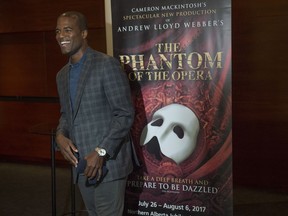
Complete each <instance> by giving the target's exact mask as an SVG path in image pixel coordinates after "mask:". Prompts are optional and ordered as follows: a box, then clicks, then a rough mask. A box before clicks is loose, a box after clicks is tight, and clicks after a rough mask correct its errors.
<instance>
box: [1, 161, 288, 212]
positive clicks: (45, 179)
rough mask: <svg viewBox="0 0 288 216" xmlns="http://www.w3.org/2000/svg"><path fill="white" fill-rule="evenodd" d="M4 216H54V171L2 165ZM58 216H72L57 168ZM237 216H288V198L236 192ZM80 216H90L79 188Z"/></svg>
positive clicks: (66, 172) (64, 175)
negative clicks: (52, 175) (52, 191)
mask: <svg viewBox="0 0 288 216" xmlns="http://www.w3.org/2000/svg"><path fill="white" fill-rule="evenodd" d="M0 173H1V174H0V215H3V216H51V215H52V207H51V206H52V205H51V203H52V201H51V169H50V167H49V166H43V165H42V166H37V165H31V164H17V163H7V162H6V163H4V162H2V163H0ZM56 176H57V178H56V189H57V190H56V191H57V193H56V195H57V196H56V209H57V210H56V213H57V216H60V215H61V216H62V215H72V214H71V200H70V191H71V190H70V189H71V184H70V169H69V168H67V167H66V168H65V167H57V168H56ZM233 193H234V216H270V215H271V216H282V215H283V216H286V215H288V194H287V193H286V194H284V193H276V192H273V191H260V190H256V189H251V188H234V190H233ZM75 194H76V200H75V203H76V207H75V208H76V213H75V215H77V216H86V215H87V214H86V212H85V211H84V205H83V203H82V200H81V197H80V195H79V191H78V190H77V188H76V191H75Z"/></svg>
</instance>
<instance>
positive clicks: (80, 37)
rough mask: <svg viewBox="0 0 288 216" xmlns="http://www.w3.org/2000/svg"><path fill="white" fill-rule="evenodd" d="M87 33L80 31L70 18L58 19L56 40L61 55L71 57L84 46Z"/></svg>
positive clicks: (74, 20) (75, 21)
mask: <svg viewBox="0 0 288 216" xmlns="http://www.w3.org/2000/svg"><path fill="white" fill-rule="evenodd" d="M86 36H87V31H81V30H80V28H79V25H78V22H77V20H76V19H75V18H72V17H59V18H58V20H57V26H56V40H57V42H58V44H59V46H60V48H61V51H62V54H67V55H69V56H73V55H74V54H76V53H77V52H78V51H79V50H80V49H81V47H82V46H84V42H85V38H86Z"/></svg>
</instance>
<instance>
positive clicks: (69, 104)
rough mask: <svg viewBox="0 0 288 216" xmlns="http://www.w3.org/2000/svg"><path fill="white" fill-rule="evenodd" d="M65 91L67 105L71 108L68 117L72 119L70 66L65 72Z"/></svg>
mask: <svg viewBox="0 0 288 216" xmlns="http://www.w3.org/2000/svg"><path fill="white" fill-rule="evenodd" d="M63 84H64V85H63V91H64V95H65V99H64V100H65V104H68V105H67V106H69V109H68V110H69V113H67V114H68V116H69V117H70V118H72V117H73V116H72V107H71V100H70V85H69V66H67V68H66V71H65V72H64V82H63Z"/></svg>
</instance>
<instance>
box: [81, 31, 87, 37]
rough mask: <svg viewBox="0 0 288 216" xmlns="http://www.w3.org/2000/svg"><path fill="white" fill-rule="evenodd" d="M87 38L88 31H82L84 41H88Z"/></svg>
mask: <svg viewBox="0 0 288 216" xmlns="http://www.w3.org/2000/svg"><path fill="white" fill-rule="evenodd" d="M87 36H88V31H87V30H84V31H82V37H83V39H86V38H87Z"/></svg>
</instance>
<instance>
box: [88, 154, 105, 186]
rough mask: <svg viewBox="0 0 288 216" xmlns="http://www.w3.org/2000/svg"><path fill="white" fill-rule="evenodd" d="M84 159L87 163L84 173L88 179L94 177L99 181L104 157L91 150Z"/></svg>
mask: <svg viewBox="0 0 288 216" xmlns="http://www.w3.org/2000/svg"><path fill="white" fill-rule="evenodd" d="M85 160H87V165H86V168H85V171H84V175H85V176H87V177H88V178H89V179H93V178H95V177H96V178H97V181H99V179H100V178H101V176H102V166H103V163H104V157H101V156H99V154H98V153H97V152H96V151H93V152H91V153H90V154H88V155H87V156H86V157H85ZM96 174H97V176H96Z"/></svg>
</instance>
